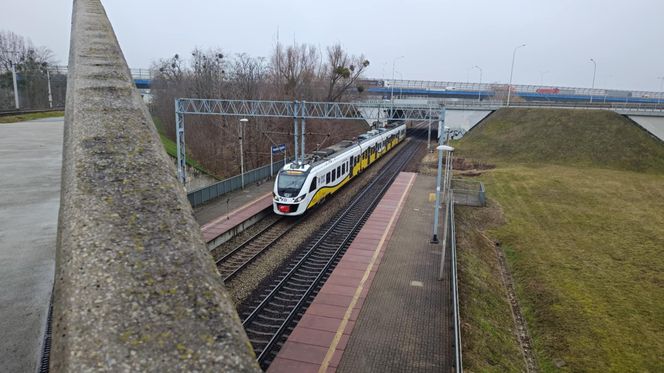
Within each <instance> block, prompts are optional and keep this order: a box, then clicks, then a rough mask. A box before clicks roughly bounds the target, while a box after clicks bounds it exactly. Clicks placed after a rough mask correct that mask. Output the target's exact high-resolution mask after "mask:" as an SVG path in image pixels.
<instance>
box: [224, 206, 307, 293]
mask: <svg viewBox="0 0 664 373" xmlns="http://www.w3.org/2000/svg"><path fill="white" fill-rule="evenodd" d="M284 221H286V220H285V219H284V218H283V217H282V218H279V219H277V220H275V221H274V222H273V223H271V224H269V225H268V226H267V227H265V228H263V229H262V230H261V231H260V232H258V233H256V234H255V235H253V236H251V237H250V238H249V239H247V240H246V241H244V242H243V243H241V244H240V245H238V246H237V247H236V248H234V249H233V250H231V251H230V252H228V253H227V254H226V255H224V256H223V257H221V258H219V259H218V260H217V261H216V264H217V267H220V266H222V265H223V263H225V262H228V261H229V260H231V259H232V258H234V257H240V261H241V264H240V265H239V266H236V267H235V268H234V269H232V270H231V271H230V272H226V271H224V273H221V275H222V277H223V278H224V282H227V281H228V280H230V279H231V278H233V277H235V276H236V275H237V274H238V273H240V271H242V270H243V269H244V268H246V267H247V266H248V265H249V264H250V263H252V262H253V261H254V260H256V258H258V257H259V256H260V255H261V254H263V253H264V252H265V251H267V250H268V249H269V248H271V247H272V246H273V245H274V244H275V243H276V242H277V241H279V240H280V239H281V238H282V237H283V236H284V235H285V234H286V233H288V232H289V231H290V230H291V229H293V228H294V227H295V226H296V225H297V223H298V222H299V219H298V220H293V221H291V224H289V225H288V226H286V229H284V230H283V231H282V232H279V233H278V234H277V236H276V237H275V238H273V239H271V240H270V241H269V242H268V243H266V244H264V245H261V246H263V247H262V248H259V249H258V251H256V252H254V253H253V254H252V255H251V256H250V257H249V258H247V259H242V258H241V256H242V255H243V250H244V249H246V248H247V246H249V245H251V243H253V242H254V241H256V240H258V239H259V238H261V237H262V236H263V235H264V234H265V233H266V232H267V231H268V230H270V229H272V228H274V227H276V225H277V224H279V223H281V222H284ZM220 272H221V271H220Z"/></svg>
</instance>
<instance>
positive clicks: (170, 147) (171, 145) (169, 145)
mask: <svg viewBox="0 0 664 373" xmlns="http://www.w3.org/2000/svg"><path fill="white" fill-rule="evenodd" d="M152 120H153V122H154V124H155V127H157V131H158V132H159V138H160V139H161V143H162V144H164V149H166V153H168V155H170V156H171V157H173V158H177V157H178V149H177V144H175V142H174V141H173V140H171V139H169V138H168V137H166V135H164V131H163V127H162V123H161V120H159V118H157V117H152ZM186 162H187V164H188V165H189V166H191V167H193V168H195V169H197V170H199V171H201V172H203V173H205V174H208V175H210V176H212V177H216V176H215V175H214V174H212V173H211V172H209V171H208V170H206V169H205V167H203V165H201V164H200V163H198V162H197V161H196V160H195V159H192V158H191V157H190V156H189V155H188V154H187V159H186Z"/></svg>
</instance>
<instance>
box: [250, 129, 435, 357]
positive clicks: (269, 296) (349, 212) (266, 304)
mask: <svg viewBox="0 0 664 373" xmlns="http://www.w3.org/2000/svg"><path fill="white" fill-rule="evenodd" d="M419 146H423V144H422V143H421V142H420V141H410V142H409V143H407V144H405V147H404V148H403V149H402V150H401V151H400V152H399V154H397V155H396V156H395V157H393V158H392V159H390V160H389V162H388V163H387V164H386V165H385V166H384V167H383V168H382V169H381V171H380V172H379V173H378V174H377V175H376V176H375V177H374V178H373V180H372V181H371V182H370V184H368V185H367V186H365V187H364V188H363V190H362V191H361V192H360V193H358V195H356V196H355V197H354V198H353V200H352V201H351V202H350V203H349V204H348V206H347V207H346V208H345V209H344V210H342V211H341V212H339V213H338V214H337V215H336V216H335V217H334V218H333V219H332V220H331V221H330V222H328V223H327V224H326V225H325V226H323V227H322V228H321V229H320V230H319V231H318V232H317V233H315V234H314V235H313V236H312V237H311V238H310V239H309V240H308V241H307V242H306V243H305V244H303V247H302V249H301V250H298V252H299V253H298V254H297V255H295V257H294V258H293V259H291V261H290V262H289V264H288V265H287V267H286V269H285V270H284V271H283V273H282V274H281V275H280V276H279V277H278V279H277V281H275V282H274V283H272V284H270V285H268V286H267V287H266V288H265V290H264V292H263V293H262V294H261V295H260V297H259V299H260V300H259V301H258V302H257V304H256V305H255V307H253V308H252V309H251V310H250V311H249V312H247V313H245V314H244V315H243V316H244V317H243V325H244V328H245V331H246V332H247V335H248V337H249V339H250V341H251V343H252V345H253V347H254V351H255V352H256V354H257V359H258V362H259V363H260V364H261V367H263V368H266V367H267V366H269V364H270V363H271V361H272V359H273V358H274V355H275V354H276V352H278V349H279V348H280V347H281V344H283V341H284V340H285V338H286V337H287V336H288V334H289V333H290V331H292V329H293V328H294V326H295V324H296V322H297V320H299V318H300V317H301V316H302V314H303V313H304V311H305V310H306V307H308V305H309V304H310V303H311V301H312V300H313V297H314V296H315V294H316V293H317V292H318V290H319V289H320V288H321V287H322V285H323V283H324V281H325V280H326V279H327V277H328V276H329V274H330V273H331V271H332V269H334V267H335V266H336V264H337V263H338V261H339V259H340V258H341V255H342V254H343V252H344V251H345V250H346V248H347V247H348V246H349V245H350V243H351V242H352V240H353V238H354V237H355V235H356V234H357V233H358V232H359V230H360V228H361V227H362V225H363V224H364V222H365V221H366V219H367V218H368V217H369V215H370V213H371V211H373V208H374V207H375V206H376V204H377V203H378V201H380V198H381V197H382V195H383V193H384V192H385V191H386V190H387V188H388V187H389V186H390V185H391V183H392V181H393V180H394V178H395V177H396V176H397V175H398V173H399V171H400V170H401V169H402V168H403V167H404V166H405V165H406V164H407V163H408V161H410V159H411V158H412V157H413V155H414V154H415V153H416V152H417V150H418V147H419Z"/></svg>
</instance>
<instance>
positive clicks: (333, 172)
mask: <svg viewBox="0 0 664 373" xmlns="http://www.w3.org/2000/svg"><path fill="white" fill-rule="evenodd" d="M336 179H337V170H332V180H336Z"/></svg>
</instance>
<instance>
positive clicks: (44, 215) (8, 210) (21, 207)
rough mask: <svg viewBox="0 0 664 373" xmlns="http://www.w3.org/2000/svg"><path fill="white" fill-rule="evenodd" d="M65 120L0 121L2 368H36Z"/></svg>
mask: <svg viewBox="0 0 664 373" xmlns="http://www.w3.org/2000/svg"><path fill="white" fill-rule="evenodd" d="M62 131H63V118H48V119H42V120H37V121H30V122H20V123H11V124H0V175H2V177H1V178H0V284H2V286H0V331H2V332H0V371H4V372H34V371H35V369H36V367H37V364H38V360H39V358H40V355H41V345H42V338H43V332H44V329H45V326H46V316H47V312H48V305H49V300H50V296H51V290H52V287H53V273H54V267H55V242H56V228H57V223H58V222H57V220H58V209H59V204H60V168H61V164H62Z"/></svg>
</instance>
